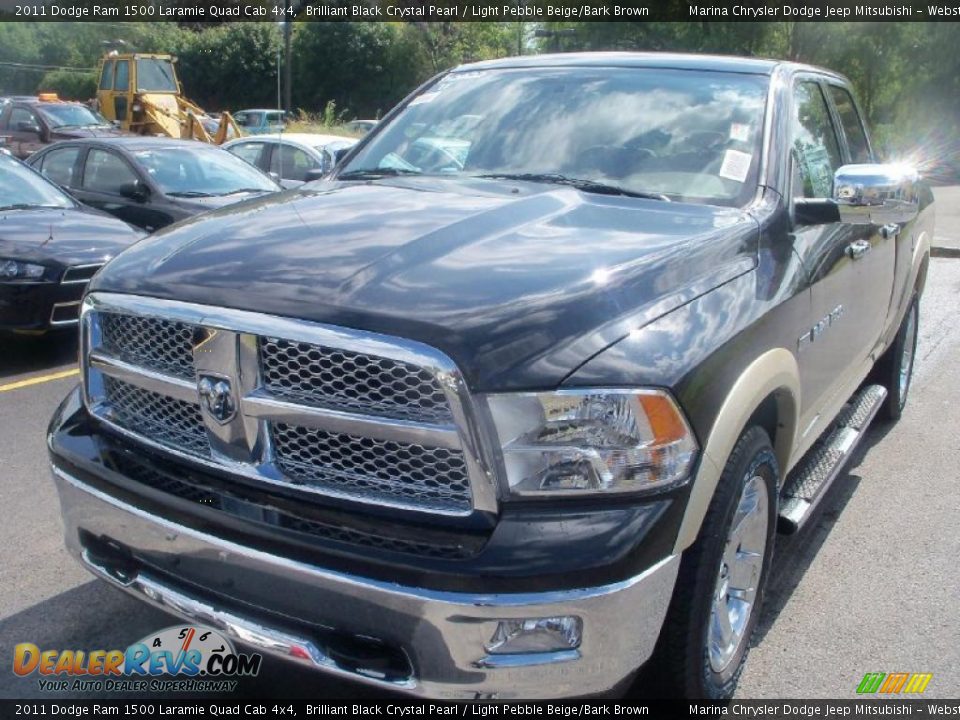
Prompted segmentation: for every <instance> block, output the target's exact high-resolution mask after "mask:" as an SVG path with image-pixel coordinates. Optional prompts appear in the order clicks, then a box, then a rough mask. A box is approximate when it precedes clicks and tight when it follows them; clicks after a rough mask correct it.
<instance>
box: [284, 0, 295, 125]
mask: <svg viewBox="0 0 960 720" xmlns="http://www.w3.org/2000/svg"><path fill="white" fill-rule="evenodd" d="M291 5H292V2H291V0H284V2H283V10H284V12H283V17H284V23H283V61H284V62H283V80H284V82H283V84H284V88H283V92H284V94H283V109H284V110H286V111H287V112H290V109H291V108H292V107H293V102H292V98H293V80H292V78H293V72H292V68H291V64H292V63H291V62H290V59H291V58H290V36H291V34H292V31H293V16H292V15H291V14H290V13H291Z"/></svg>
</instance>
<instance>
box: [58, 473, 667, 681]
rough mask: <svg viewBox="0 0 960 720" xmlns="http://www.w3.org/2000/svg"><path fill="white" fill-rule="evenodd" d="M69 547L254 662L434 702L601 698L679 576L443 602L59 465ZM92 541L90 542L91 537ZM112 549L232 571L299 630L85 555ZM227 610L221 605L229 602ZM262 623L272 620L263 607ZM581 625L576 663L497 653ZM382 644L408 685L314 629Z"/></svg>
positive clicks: (624, 671)
mask: <svg viewBox="0 0 960 720" xmlns="http://www.w3.org/2000/svg"><path fill="white" fill-rule="evenodd" d="M53 474H54V478H55V481H56V484H57V489H58V492H59V494H60V503H61V506H62V510H63V518H64V525H65V528H66V541H67V546H68V548H69V549H70V551H71V552H72V553H73V554H74V555H75V556H76V557H77V558H78V559H79V560H80V562H81V563H82V564H83V565H84V566H85V567H86V568H87V569H88V570H90V571H91V572H93V573H94V574H96V575H97V576H99V577H101V578H103V579H104V580H106V581H107V582H109V583H111V584H113V585H115V586H117V587H120V588H122V589H124V590H126V591H127V592H129V593H131V594H133V595H136V596H137V597H139V598H140V599H142V600H145V601H147V602H149V603H151V604H153V605H156V606H158V607H160V608H162V609H164V610H166V611H168V612H171V613H173V614H175V615H178V616H180V617H182V618H185V619H188V620H191V621H193V622H196V623H197V624H199V625H204V626H208V627H213V628H216V629H218V630H220V631H221V632H224V633H225V634H227V635H228V636H230V637H231V638H233V639H235V640H237V641H238V642H240V643H242V644H245V645H247V646H249V647H251V648H253V649H254V650H257V651H261V652H263V653H268V654H271V655H274V656H280V657H283V658H286V659H288V660H291V661H294V662H298V663H300V664H301V665H303V664H306V665H308V666H311V667H314V668H316V669H318V670H322V671H324V672H327V673H333V674H335V675H339V676H342V677H347V678H349V679H351V680H355V681H358V682H363V683H367V684H372V685H375V686H378V687H381V688H384V689H390V690H395V691H400V692H405V693H409V694H413V695H417V696H421V697H430V698H437V699H476V698H493V697H495V698H531V699H532V698H539V697H543V698H556V697H564V696H576V695H588V694H593V693H599V692H604V691H606V690H609V689H610V688H611V687H613V686H614V685H616V684H617V683H619V682H620V681H622V680H624V679H626V678H627V677H628V676H629V675H630V674H631V673H632V672H633V671H634V670H635V669H636V668H637V667H638V666H639V665H641V664H642V663H643V662H645V661H646V660H647V659H648V658H649V657H650V655H651V654H652V652H653V648H654V645H655V643H656V641H657V637H658V635H659V633H660V626H661V624H662V623H663V619H664V617H665V615H666V611H667V606H668V604H669V602H670V596H671V594H672V592H673V586H674V582H675V580H676V576H677V570H678V568H679V560H680V558H679V556H671V557H669V558H666V559H665V560H662V561H661V562H659V563H657V564H656V565H655V566H653V567H651V568H649V569H648V570H647V571H645V572H644V573H642V574H640V575H638V576H636V577H634V578H631V579H629V580H625V581H623V582H619V583H615V584H611V585H605V586H602V587H591V588H576V589H570V590H562V591H550V592H542V593H515V594H513V593H511V594H489V595H478V594H466V593H456V592H440V591H432V590H426V589H421V588H416V587H405V586H401V585H398V584H394V583H389V582H383V581H378V580H371V579H368V578H363V577H358V576H353V575H348V574H344V573H340V572H333V571H330V570H327V569H324V568H322V567H317V566H314V565H310V564H306V563H302V562H298V561H294V560H290V559H286V558H283V557H279V556H276V555H271V554H268V553H265V552H262V551H259V550H255V549H252V548H249V547H244V546H241V545H238V544H235V543H232V542H229V541H226V540H224V539H221V538H218V537H215V536H212V535H208V534H205V533H202V532H199V531H196V530H193V529H191V528H187V527H184V526H182V525H178V524H175V523H172V522H169V521H167V520H164V519H162V518H159V517H156V516H154V515H151V514H149V513H147V512H145V511H143V510H140V509H138V508H136V507H134V506H132V505H129V504H126V503H124V502H121V501H119V500H117V499H115V498H113V497H111V496H110V495H107V494H105V493H103V492H101V491H100V490H97V489H95V488H93V487H91V486H89V485H87V484H85V483H83V482H82V481H81V480H79V479H77V478H76V477H73V476H72V475H70V474H68V473H66V472H64V471H63V470H61V469H60V468H58V467H56V466H54V467H53ZM84 531H85V532H84ZM90 536H93V537H97V538H108V539H109V540H111V541H113V542H115V543H118V544H119V545H121V546H123V547H125V548H127V549H129V550H130V552H132V554H133V556H134V557H136V556H149V557H153V558H168V559H172V560H173V562H171V563H170V566H171V567H175V566H176V564H177V562H176V559H177V558H192V559H195V560H207V561H212V562H216V563H223V564H226V565H228V566H231V567H230V569H231V570H232V571H235V572H236V573H240V574H242V576H243V577H244V578H248V579H250V580H251V582H256V583H262V587H269V588H271V591H272V592H274V593H276V596H277V597H280V596H285V597H287V598H290V597H293V598H301V599H302V600H300V603H301V606H302V613H301V615H300V617H299V618H290V622H289V623H286V622H284V623H283V624H276V625H274V624H272V623H271V621H264V620H261V619H258V613H257V612H256V608H255V607H253V606H251V604H250V602H249V598H244V597H240V596H238V597H236V602H231V601H230V600H217V601H211V600H209V599H205V598H207V597H209V596H205V595H203V594H202V593H198V592H196V591H191V589H189V588H191V587H192V586H190V585H187V584H184V585H183V586H180V585H177V584H176V581H175V571H173V575H172V577H173V578H174V580H170V579H169V578H170V577H171V574H170V571H166V570H165V571H164V575H163V576H162V577H161V576H159V575H157V574H154V573H152V572H151V571H150V570H149V568H147V569H141V570H137V571H133V572H131V571H130V570H128V569H124V568H122V567H119V566H117V567H113V566H111V564H110V563H109V562H108V561H104V560H103V559H102V558H100V557H98V556H97V555H96V554H95V553H92V552H91V551H90V549H89V548H87V547H85V546H84V544H83V539H82V538H84V537H90ZM218 592H219V593H220V594H219V595H218V597H221V598H222V597H223V593H222V590H218ZM263 610H264V613H263V615H264V616H268V615H269V611H270V610H271V608H268V607H263ZM568 615H573V616H578V617H580V618H581V619H582V622H583V635H582V642H581V644H580V647H579V648H578V649H576V650H567V651H564V652H553V653H530V654H524V655H492V654H487V653H486V651H485V650H484V645H485V644H486V643H489V642H490V639H491V637H492V636H493V634H494V631H495V630H496V627H497V624H498V621H499V620H503V619H510V618H546V617H556V616H568ZM317 624H319V625H322V626H325V627H332V628H335V629H337V630H338V631H341V632H345V633H351V634H354V635H355V636H357V637H367V638H377V639H378V640H379V641H381V642H382V643H384V644H386V645H389V646H390V647H392V648H397V649H398V650H399V651H400V652H401V653H403V654H404V655H405V656H406V657H407V658H408V659H409V664H410V668H411V671H410V673H409V676H407V677H403V678H392V679H389V680H385V679H383V678H382V677H376V676H375V673H367V672H364V671H363V670H362V669H360V670H358V669H357V668H356V667H345V666H344V665H343V664H342V663H341V662H339V661H338V660H337V659H336V658H335V657H333V656H332V655H330V654H327V653H325V652H324V650H323V647H322V644H320V643H317V642H315V641H314V639H313V638H312V637H311V634H310V632H309V631H308V630H306V628H307V627H308V626H309V625H317Z"/></svg>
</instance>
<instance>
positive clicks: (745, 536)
mask: <svg viewBox="0 0 960 720" xmlns="http://www.w3.org/2000/svg"><path fill="white" fill-rule="evenodd" d="M769 503H770V499H769V497H768V496H767V483H766V482H765V481H764V479H763V478H762V477H760V476H759V475H754V476H753V477H751V478H750V479H749V480H748V481H747V482H746V483H745V484H744V486H743V490H742V491H741V493H740V501H739V502H738V503H737V509H736V512H735V513H734V515H733V522H732V523H731V525H730V532H729V533H728V534H727V543H726V546H725V547H724V550H723V557H722V558H721V560H720V568H719V571H718V573H717V584H716V587H715V588H714V592H713V607H712V609H711V613H710V632H709V641H708V642H709V646H708V654H709V656H710V667H711V668H712V669H713V671H714V672H716V673H722V672H723V671H724V670H726V669H727V667H728V666H729V665H730V663H731V661H732V660H733V658H734V657H735V656H736V655H737V651H738V650H739V649H740V646H741V645H742V644H743V643H744V642H745V635H746V631H747V626H748V625H749V623H750V617H751V615H752V614H753V610H754V605H755V604H756V600H757V590H758V588H759V585H760V575H761V574H762V571H763V560H764V555H765V554H766V550H767V525H768V524H769V517H768V516H769Z"/></svg>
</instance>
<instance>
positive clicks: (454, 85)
mask: <svg viewBox="0 0 960 720" xmlns="http://www.w3.org/2000/svg"><path fill="white" fill-rule="evenodd" d="M767 81H768V79H767V78H766V77H764V76H755V75H743V74H734V73H719V72H707V71H689V70H664V69H656V70H653V69H640V68H637V69H628V68H592V67H591V68H587V67H583V68H543V69H536V70H529V69H525V70H483V71H465V72H460V73H452V74H450V75H447V76H445V77H444V78H442V79H441V80H440V82H439V83H437V84H436V85H434V86H432V87H431V88H428V89H427V90H426V91H425V92H423V93H421V94H420V95H418V96H417V97H415V98H414V99H413V100H412V101H411V102H410V103H409V104H408V105H407V106H406V107H405V108H404V109H403V111H402V112H401V113H400V114H399V115H398V116H397V117H396V118H395V119H394V120H393V121H392V122H391V123H390V124H389V126H388V127H387V128H385V129H384V130H381V132H380V133H379V134H378V135H377V136H376V137H375V138H374V139H373V140H372V142H370V144H369V145H367V147H365V148H364V149H363V150H362V151H361V152H360V153H359V154H357V155H356V156H355V157H354V158H353V159H352V160H351V162H350V163H349V165H347V166H346V167H344V168H343V169H342V170H341V171H340V172H339V173H338V176H339V177H342V178H344V179H348V178H349V176H350V173H355V174H357V175H361V174H363V173H364V172H369V173H376V172H379V173H381V174H404V175H407V174H429V175H452V176H463V175H471V176H484V175H491V176H508V177H511V176H512V177H517V179H521V180H523V179H527V180H532V181H534V182H558V181H562V182H566V183H568V184H574V183H572V182H570V181H577V183H578V184H579V185H580V186H582V187H583V188H584V189H586V191H587V192H589V191H591V188H593V189H594V190H596V191H602V190H603V189H604V188H606V189H608V190H609V189H610V188H611V187H612V188H615V189H622V190H623V191H624V194H639V195H652V196H658V197H662V198H665V199H671V200H683V201H690V202H703V203H712V204H722V205H741V204H743V203H745V202H746V201H747V200H749V199H750V198H751V197H752V196H753V194H754V192H755V190H756V177H757V172H758V170H757V168H758V167H759V154H760V142H761V135H762V128H763V111H764V106H765V99H766V90H767ZM580 181H585V182H582V183H581V182H580ZM588 182H589V183H592V185H588V184H587V183H588ZM608 186H609V187H608ZM598 188H599V190H598Z"/></svg>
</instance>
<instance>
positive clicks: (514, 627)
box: [484, 616, 583, 655]
mask: <svg viewBox="0 0 960 720" xmlns="http://www.w3.org/2000/svg"><path fill="white" fill-rule="evenodd" d="M582 635H583V621H582V620H581V619H580V618H578V617H570V616H566V617H552V618H526V619H520V620H501V621H500V622H499V624H498V625H497V630H496V632H495V633H494V634H493V637H492V638H491V639H490V642H488V643H487V644H486V645H485V646H484V648H485V649H486V651H487V652H488V653H490V654H491V655H512V654H519V653H542V652H557V651H560V650H575V649H576V648H578V647H580V638H581V636H582Z"/></svg>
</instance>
